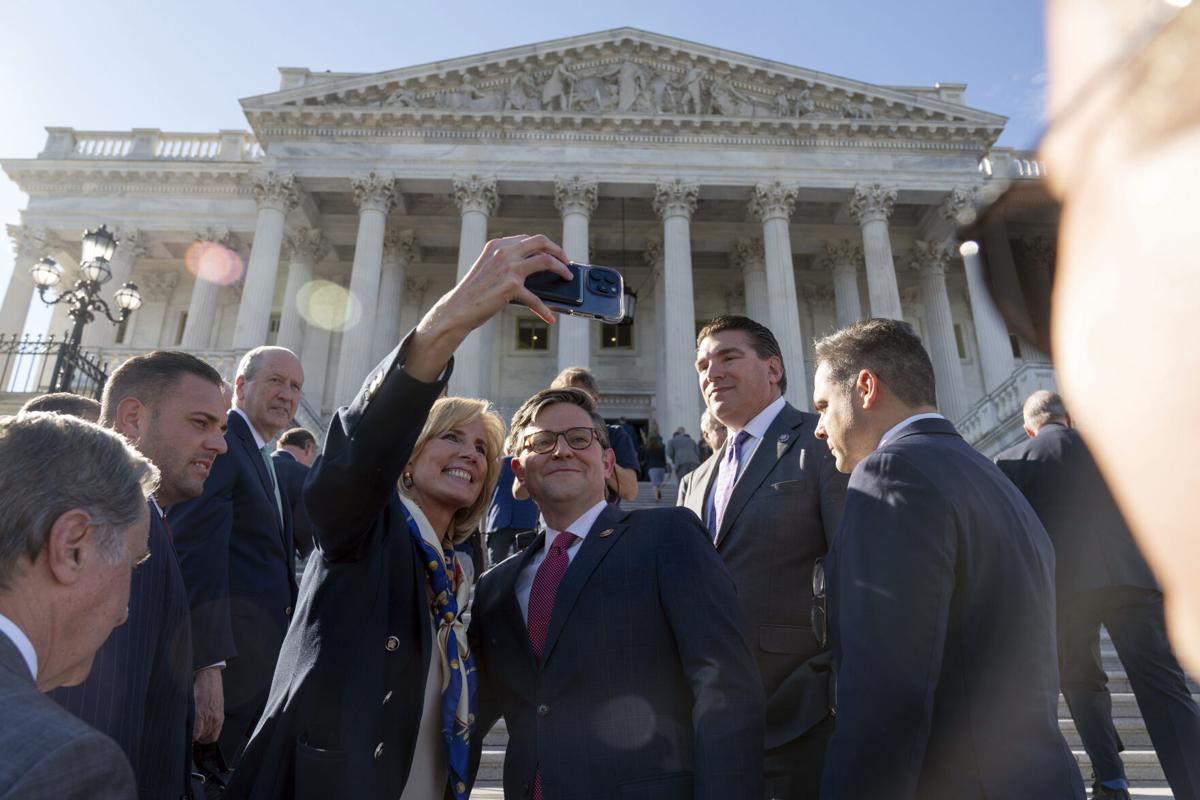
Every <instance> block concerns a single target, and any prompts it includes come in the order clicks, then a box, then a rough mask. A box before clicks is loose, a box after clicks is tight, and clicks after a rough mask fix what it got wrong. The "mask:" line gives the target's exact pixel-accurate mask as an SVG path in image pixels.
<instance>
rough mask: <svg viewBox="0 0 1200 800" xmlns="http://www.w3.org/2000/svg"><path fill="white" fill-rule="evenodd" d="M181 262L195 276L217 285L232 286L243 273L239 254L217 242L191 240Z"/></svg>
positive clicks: (243, 269)
mask: <svg viewBox="0 0 1200 800" xmlns="http://www.w3.org/2000/svg"><path fill="white" fill-rule="evenodd" d="M183 263H184V266H186V267H187V270H188V272H190V273H192V274H193V275H195V276H196V277H197V278H201V279H203V280H206V281H208V282H209V283H215V284H217V285H219V286H233V285H234V284H236V283H237V282H238V281H240V280H241V279H242V275H243V274H244V273H245V266H244V265H243V264H242V258H241V256H239V255H238V254H237V253H235V252H234V251H233V250H230V249H229V248H228V247H226V246H225V245H223V244H220V243H218V242H206V241H195V242H192V244H191V245H189V246H188V249H187V252H186V253H184V254H183Z"/></svg>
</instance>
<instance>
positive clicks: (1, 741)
mask: <svg viewBox="0 0 1200 800" xmlns="http://www.w3.org/2000/svg"><path fill="white" fill-rule="evenodd" d="M157 483H158V470H156V469H155V468H154V467H153V466H152V465H151V464H150V462H148V461H146V460H145V459H144V458H142V456H140V455H138V453H137V451H136V450H134V449H133V448H132V447H130V446H129V445H128V444H127V443H126V442H125V440H124V439H122V438H121V437H120V436H118V435H117V434H115V433H112V432H110V431H106V430H104V429H103V428H100V427H99V426H96V425H93V424H91V423H88V422H84V421H83V420H79V419H75V418H73V417H68V416H64V415H61V414H45V413H34V414H21V415H19V416H16V417H3V418H0V507H2V508H4V514H3V515H2V516H0V753H3V754H4V756H3V758H0V800H7V799H8V798H13V800H16V798H20V799H21V800H40V799H41V798H45V799H46V800H51V798H53V800H66V799H68V798H81V799H82V798H89V799H90V800H97V798H99V799H100V800H108V799H109V798H122V799H124V798H132V797H134V794H135V789H134V781H133V772H132V770H131V769H130V767H129V762H128V761H127V760H126V759H125V755H124V754H123V753H122V752H121V749H120V747H118V746H117V744H116V742H114V741H113V740H112V739H109V738H108V737H107V736H105V735H104V734H102V733H100V732H98V731H96V730H95V729H93V728H91V727H89V726H88V725H87V724H86V723H84V722H82V721H81V720H79V719H78V718H77V717H75V716H74V715H72V714H71V713H70V712H68V711H66V710H65V709H63V708H61V707H60V706H59V705H57V704H56V703H55V702H54V701H53V700H51V699H50V698H49V697H46V696H45V694H43V692H48V691H50V690H51V689H54V688H57V687H59V686H73V685H76V684H79V683H81V682H82V681H83V680H84V679H85V678H86V677H87V675H88V672H89V671H90V670H91V667H92V659H93V657H94V655H95V653H96V650H97V649H99V647H100V645H102V644H103V643H104V640H105V639H107V638H108V635H109V634H110V633H111V632H112V630H113V628H115V627H116V626H118V625H120V624H121V623H123V622H124V621H125V618H126V616H127V607H128V604H129V581H130V574H131V573H132V571H133V567H134V566H135V565H136V564H137V563H138V562H140V561H141V560H142V559H144V558H145V556H146V555H147V549H146V539H147V531H148V529H149V524H150V517H149V511H148V509H147V506H146V500H147V498H148V497H149V496H150V494H151V492H152V491H153V490H154V487H155V486H156V485H157Z"/></svg>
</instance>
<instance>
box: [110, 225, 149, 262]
mask: <svg viewBox="0 0 1200 800" xmlns="http://www.w3.org/2000/svg"><path fill="white" fill-rule="evenodd" d="M113 233H114V235H115V236H116V237H117V249H116V251H115V252H114V253H113V258H114V259H116V258H123V259H128V260H129V263H133V262H134V261H137V260H138V259H139V258H141V257H142V256H144V255H146V254H147V253H148V252H149V251H150V241H149V238H148V237H147V236H146V234H145V233H143V232H142V231H141V230H139V229H138V228H131V227H128V226H125V225H118V226H117V228H116V230H115V231H114V232H113Z"/></svg>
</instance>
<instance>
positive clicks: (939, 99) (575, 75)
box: [0, 28, 1054, 453]
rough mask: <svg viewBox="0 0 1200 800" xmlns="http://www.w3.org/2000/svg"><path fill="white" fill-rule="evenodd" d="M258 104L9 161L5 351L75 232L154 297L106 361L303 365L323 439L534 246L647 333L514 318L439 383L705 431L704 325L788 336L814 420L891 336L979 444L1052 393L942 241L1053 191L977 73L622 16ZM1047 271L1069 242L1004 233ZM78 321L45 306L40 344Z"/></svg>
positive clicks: (78, 134)
mask: <svg viewBox="0 0 1200 800" xmlns="http://www.w3.org/2000/svg"><path fill="white" fill-rule="evenodd" d="M280 75H281V81H280V86H279V89H278V90H277V91H273V92H270V93H267V94H262V95H258V96H256V97H249V98H246V99H244V100H242V101H241V104H242V108H243V109H244V112H245V115H246V120H247V122H248V124H249V127H250V132H246V131H241V130H222V131H218V132H216V133H169V132H164V131H160V130H157V129H134V130H132V131H123V132H111V131H81V130H75V129H71V128H49V129H47V139H46V144H45V148H44V149H43V150H42V152H41V153H40V154H38V156H37V157H36V158H31V159H7V160H3V161H0V166H3V169H4V171H5V172H6V173H7V174H8V176H9V177H10V178H12V180H13V181H15V182H16V184H17V185H18V186H19V188H20V189H21V190H22V191H24V192H26V193H27V194H28V195H29V205H28V207H27V208H26V209H24V210H23V211H22V213H21V222H20V224H16V225H10V226H9V228H8V232H9V234H10V235H11V237H12V239H13V242H14V245H15V248H16V265H15V269H14V272H13V277H12V279H11V280H10V282H9V285H8V286H7V290H6V291H5V293H4V299H3V306H2V308H0V333H7V334H10V335H11V334H13V333H16V332H19V331H20V330H21V328H22V326H23V324H24V321H25V315H26V310H27V308H28V306H29V302H30V299H31V297H32V295H33V292H34V287H33V284H32V282H31V279H30V277H29V268H30V266H31V265H32V264H33V263H35V262H36V261H37V260H38V259H39V258H41V257H42V256H46V255H49V256H51V257H53V258H55V259H56V260H58V261H59V262H60V263H62V264H64V265H65V266H66V267H67V272H68V275H69V274H70V273H71V268H72V266H73V265H74V264H77V263H78V260H79V258H80V251H79V232H80V231H81V230H83V229H84V228H85V227H88V228H90V227H95V226H96V225H98V224H100V223H107V224H108V225H109V227H110V228H114V229H115V231H116V233H117V236H118V238H119V239H120V244H119V246H118V248H117V251H116V255H115V256H114V258H113V261H112V264H111V268H112V272H113V280H112V283H111V284H110V286H111V287H116V286H119V285H121V283H122V282H124V281H126V280H132V281H133V282H134V283H136V284H137V286H138V287H139V288H140V290H141V293H142V295H143V297H144V299H145V305H144V306H143V307H142V308H141V309H140V310H139V311H137V312H136V313H134V314H133V315H132V316H131V317H130V318H129V320H128V321H127V323H125V324H124V325H122V326H120V327H116V326H110V325H108V324H107V323H103V324H102V323H100V322H97V323H94V324H92V325H90V326H88V328H87V332H86V335H85V339H84V344H85V346H86V347H88V348H89V349H91V350H92V351H94V352H95V353H96V354H97V356H98V357H99V358H100V359H101V360H102V361H103V362H104V363H106V364H108V365H109V369H110V370H111V369H112V368H113V367H115V366H116V364H118V363H119V362H120V361H122V360H123V359H124V358H126V357H127V356H129V355H131V354H133V353H136V352H142V351H145V350H148V349H151V348H155V347H179V348H183V349H186V350H188V351H191V352H194V353H196V354H197V355H199V356H201V357H202V358H204V359H206V360H208V361H210V362H211V363H213V364H214V365H216V366H217V367H218V369H219V370H220V371H221V372H222V373H223V374H225V375H226V376H227V377H232V373H233V370H234V368H235V366H236V363H237V359H238V357H239V356H240V355H241V354H242V353H243V352H245V351H246V350H247V349H248V348H250V347H253V346H256V345H259V344H262V343H264V342H265V343H270V344H279V345H283V346H286V347H289V348H291V349H292V350H294V351H296V352H297V353H298V354H299V355H300V357H301V360H302V361H303V364H304V370H305V376H306V379H305V387H304V398H303V401H302V408H301V412H300V414H299V417H300V420H301V421H302V422H304V423H306V424H308V425H310V426H318V425H320V424H321V423H322V422H323V421H324V420H327V419H328V417H329V415H330V413H331V412H332V410H333V409H334V408H336V407H337V406H338V405H340V404H341V403H343V402H345V401H347V400H348V399H349V398H350V397H351V396H352V395H353V394H354V392H355V391H356V390H357V388H358V387H359V385H360V384H361V382H362V380H363V378H364V377H365V376H366V374H367V372H368V370H369V369H370V368H371V367H372V366H373V365H374V363H375V362H376V360H378V359H380V358H382V357H383V356H384V355H385V354H386V353H387V352H388V351H389V350H390V349H391V348H392V347H393V346H394V345H395V343H396V342H397V341H398V340H399V338H400V337H401V336H402V334H403V332H404V331H406V330H407V329H408V328H410V327H411V326H412V325H414V324H416V322H417V320H418V319H419V318H420V316H421V314H422V313H424V312H425V311H426V310H427V309H428V308H429V307H430V306H431V305H432V304H433V303H434V302H435V301H436V300H437V298H438V297H439V296H440V295H441V294H442V293H443V292H445V291H446V290H447V289H449V288H450V287H451V286H452V285H453V284H454V283H455V281H456V280H457V278H458V277H459V276H461V275H463V274H464V273H465V272H466V271H467V270H468V269H469V268H470V266H471V264H472V263H473V261H474V259H475V257H476V256H477V255H478V253H479V252H480V250H481V249H482V247H483V245H484V242H486V241H487V239H489V238H492V237H496V236H500V235H505V234H513V233H526V232H528V233H544V234H546V235H547V236H549V237H551V238H553V239H557V240H559V241H561V242H562V244H563V246H564V248H565V249H566V252H567V254H568V255H569V256H570V257H571V258H572V259H573V260H576V261H584V262H590V263H596V264H603V265H607V266H612V267H616V268H618V269H619V270H620V271H621V272H622V273H624V276H625V280H626V285H627V287H628V288H629V289H630V290H632V291H633V292H635V293H636V308H635V312H634V315H633V319H632V322H629V323H626V324H621V325H601V324H597V323H589V322H586V321H583V320H578V319H572V318H567V317H564V318H562V319H561V320H560V321H559V322H558V323H557V324H555V325H553V326H547V325H546V324H545V323H543V322H542V321H540V320H538V319H537V318H536V317H534V316H533V315H532V314H531V313H530V312H528V311H527V310H525V309H523V308H518V307H515V306H513V307H510V308H509V309H508V310H507V311H505V312H504V314H503V315H501V316H500V317H497V318H496V319H494V320H493V321H492V322H491V323H489V325H488V326H487V327H486V328H484V329H482V330H480V331H477V332H475V333H474V334H472V336H471V337H470V338H469V339H468V340H467V342H466V344H465V345H464V346H463V348H462V349H461V350H460V351H459V353H458V355H457V356H456V367H455V371H454V377H453V381H452V385H451V390H452V392H454V393H457V394H467V395H476V396H482V397H487V398H491V399H492V400H493V401H494V402H495V403H496V404H497V406H499V408H500V409H501V410H502V411H503V412H511V411H512V410H513V409H514V408H515V407H516V406H517V405H518V404H519V403H520V402H521V401H522V400H524V398H525V397H527V396H528V395H529V394H531V393H532V392H533V391H535V390H537V389H539V388H541V387H543V386H545V385H546V384H548V383H549V381H550V380H551V379H552V378H553V376H554V375H555V374H556V373H557V371H558V370H559V369H560V368H562V367H565V366H569V365H584V366H588V367H590V368H591V369H592V371H593V372H594V373H595V374H596V376H597V379H598V380H599V383H600V385H601V388H602V389H603V390H604V392H605V397H604V401H603V405H602V407H601V411H602V412H603V413H604V414H605V416H608V417H617V416H624V417H626V418H627V419H628V420H629V421H630V422H632V423H634V424H635V425H637V426H639V427H641V428H643V429H646V428H651V427H655V426H656V427H657V429H659V430H662V431H667V432H670V431H673V430H674V429H675V428H676V427H678V426H680V425H683V426H686V427H687V429H688V430H689V431H690V432H691V433H692V434H693V436H695V435H696V434H697V433H698V428H699V423H698V419H699V416H700V412H701V410H702V409H703V401H702V399H701V397H700V394H699V390H698V388H697V382H696V377H695V371H694V368H693V360H694V353H695V334H696V331H697V329H698V326H700V325H702V324H703V323H704V322H705V321H707V320H708V319H710V318H712V317H713V316H715V315H717V314H722V313H730V312H732V313H745V314H748V315H749V316H751V317H753V318H755V319H757V320H759V321H761V322H763V323H765V324H767V325H768V326H769V327H770V328H771V329H772V330H773V331H774V332H775V334H776V336H777V337H778V338H779V340H780V342H781V345H782V347H783V352H784V355H785V360H786V365H787V370H788V379H789V380H788V391H787V394H788V399H789V400H790V401H791V402H792V403H793V404H794V405H796V406H798V407H800V408H808V407H809V406H810V400H809V395H810V393H811V387H812V372H813V364H812V355H811V349H812V342H813V339H814V338H815V337H817V336H821V335H823V334H825V333H828V332H830V331H832V330H834V329H835V328H837V327H839V326H841V325H844V324H846V323H849V322H851V321H853V320H856V319H858V318H860V317H863V316H867V315H872V316H881V317H894V318H903V319H905V320H907V321H908V322H910V323H912V324H913V325H914V326H915V327H916V328H917V330H918V331H919V332H920V334H921V336H922V338H923V340H924V341H925V343H926V345H927V347H928V349H929V352H930V355H931V357H932V361H933V365H934V369H935V372H936V376H937V384H938V404H939V406H940V408H941V409H942V411H943V412H944V413H945V414H946V416H948V417H949V418H951V419H952V420H954V421H955V422H956V423H957V424H958V426H959V429H960V430H961V431H962V432H963V434H964V435H965V436H966V438H967V439H968V441H970V442H972V443H974V444H975V445H976V446H978V447H979V448H980V449H982V450H984V451H985V452H988V453H991V452H995V451H996V450H998V449H999V448H1000V447H1002V446H1003V445H1005V444H1007V443H1009V442H1011V441H1013V440H1014V439H1015V438H1018V437H1019V436H1020V435H1021V433H1020V405H1021V402H1022V400H1023V399H1024V397H1025V396H1026V395H1028V394H1029V393H1030V392H1031V391H1033V390H1034V389H1036V388H1043V387H1052V386H1053V385H1054V375H1053V370H1052V369H1051V366H1050V364H1049V363H1048V360H1047V359H1046V357H1045V356H1044V355H1042V354H1040V353H1037V352H1036V351H1033V350H1031V349H1030V348H1029V347H1028V346H1027V345H1025V344H1024V343H1020V342H1017V341H1016V340H1014V339H1011V338H1010V337H1009V335H1008V333H1007V331H1006V330H1005V328H1004V325H1003V323H1002V322H1001V321H1000V319H999V317H998V314H997V312H996V310H995V307H994V306H993V305H992V304H991V301H990V300H989V298H988V297H987V295H986V293H985V292H984V290H983V282H982V281H983V277H982V275H981V274H980V272H979V269H978V267H977V266H976V264H975V263H974V259H972V260H971V262H972V263H969V264H967V265H966V266H965V267H964V263H963V260H962V259H961V258H960V257H959V256H958V249H957V243H956V242H954V241H953V240H952V238H951V237H952V235H953V231H954V218H955V215H956V214H957V213H958V212H959V211H961V210H962V208H963V207H964V206H965V205H966V204H968V203H970V202H971V200H972V197H973V196H974V193H975V192H976V191H977V190H978V189H979V187H980V186H982V185H983V184H985V183H987V182H989V181H995V180H998V179H1004V180H1038V179H1040V175H1041V166H1040V165H1039V164H1038V163H1037V162H1036V161H1034V160H1032V156H1031V155H1029V154H1024V153H1019V152H1014V151H1012V150H1008V149H1005V148H996V147H993V144H994V143H995V141H996V139H997V138H998V137H999V135H1000V133H1001V131H1002V129H1003V127H1004V123H1005V118H1004V117H1002V116H998V115H996V114H991V113H987V112H984V111H979V110H977V109H974V108H971V107H970V106H968V105H966V103H965V99H964V93H965V89H966V87H965V86H964V85H962V84H936V85H934V86H932V87H913V86H877V85H872V84H867V83H862V82H859V81H855V80H851V79H848V78H841V77H836V76H833V75H827V74H824V73H820V72H814V71H812V70H808V69H802V68H800V67H794V66H790V65H788V64H782V63H778V62H775V61H769V60H766V59H762V58H757V57H754V56H748V55H743V54H740V53H734V52H730V51H726V50H721V49H719V48H714V47H709V46H706V45H702V44H695V43H692V42H687V41H682V40H679V39H675V38H671V37H669V36H663V35H659V34H655V33H648V32H645V31H641V30H636V29H632V28H621V29H617V30H611V31H605V32H602V33H595V34H588V35H585V36H576V37H571V38H566V39H559V40H555V41H550V42H542V43H538V44H532V45H528V46H524V47H515V48H511V49H507V50H500V51H496V52H491V53H484V54H480V55H472V56H465V57H462V58H457V59H453V60H448V61H441V62H437V63H432V64H424V65H420V66H413V67H405V68H402V69H397V70H392V71H388V72H380V73H374V74H359V73H332V72H312V71H310V70H308V69H292V68H287V69H281V70H280ZM1008 240H1009V241H1008V242H1007V244H1009V245H1010V246H1011V247H1021V248H1025V249H1026V250H1027V251H1028V252H1029V253H1037V254H1042V255H1043V256H1044V258H1045V261H1046V264H1047V267H1048V266H1049V263H1050V260H1051V259H1052V257H1053V250H1052V248H1053V245H1052V242H1053V241H1054V231H1053V230H1038V229H1029V228H1026V229H1023V228H1021V227H1020V226H1010V230H1009V237H1008ZM67 327H69V322H68V321H67V319H66V317H65V315H64V313H63V310H62V307H61V306H59V307H56V311H55V316H54V318H53V322H52V325H51V330H52V331H54V332H61V331H63V330H65V329H66V328H67Z"/></svg>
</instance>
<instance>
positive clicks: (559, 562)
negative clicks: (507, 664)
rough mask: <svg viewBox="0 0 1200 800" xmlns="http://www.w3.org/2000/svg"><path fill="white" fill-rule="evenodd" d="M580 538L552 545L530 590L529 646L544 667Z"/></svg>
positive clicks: (537, 780)
mask: <svg viewBox="0 0 1200 800" xmlns="http://www.w3.org/2000/svg"><path fill="white" fill-rule="evenodd" d="M578 538H579V537H578V536H576V535H575V534H573V533H571V532H570V531H563V532H562V533H560V534H559V535H558V536H557V537H556V538H555V539H554V544H552V545H550V552H549V553H546V558H545V559H544V560H543V561H542V563H541V564H539V565H538V568H537V572H536V573H535V574H534V576H533V588H532V589H530V590H529V613H528V615H527V621H526V624H527V626H528V627H529V644H530V645H532V646H533V653H534V655H535V656H537V660H538V664H541V663H542V651H543V649H544V648H545V646H546V633H547V632H548V631H549V630H550V616H551V615H552V614H553V613H554V601H555V599H556V598H557V597H558V585H559V584H560V583H562V579H563V575H566V574H567V567H569V566H570V565H571V559H570V557H568V556H567V550H568V549H569V548H570V547H571V545H572V544H574V543H575V540H576V539H578ZM533 800H542V771H541V769H539V770H538V771H537V774H536V775H535V776H534V778H533Z"/></svg>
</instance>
